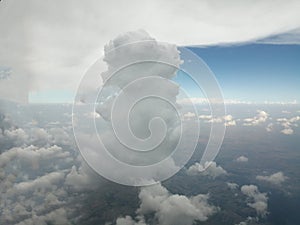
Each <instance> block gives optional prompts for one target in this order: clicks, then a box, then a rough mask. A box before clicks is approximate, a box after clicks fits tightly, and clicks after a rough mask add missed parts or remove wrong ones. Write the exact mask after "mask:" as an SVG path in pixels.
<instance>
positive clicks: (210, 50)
mask: <svg viewBox="0 0 300 225" xmlns="http://www.w3.org/2000/svg"><path fill="white" fill-rule="evenodd" d="M190 49H191V50H192V51H193V52H194V53H196V54H197V55H199V56H200V57H201V58H202V59H203V60H204V61H205V62H206V63H207V65H208V66H209V67H210V69H211V70H212V71H213V72H214V74H215V76H216V78H217V80H218V82H219V84H220V86H221V88H222V91H223V94H224V97H225V99H236V100H242V101H254V102H264V101H275V102H277V101H284V102H291V101H293V100H297V102H300V87H299V86H300V45H272V44H248V45H240V46H223V47H220V46H215V47H206V48H199V47H190Z"/></svg>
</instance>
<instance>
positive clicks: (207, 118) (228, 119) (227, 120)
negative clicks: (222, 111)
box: [198, 114, 236, 127]
mask: <svg viewBox="0 0 300 225" xmlns="http://www.w3.org/2000/svg"><path fill="white" fill-rule="evenodd" d="M198 118H199V120H203V121H204V122H205V123H224V125H225V126H227V127H229V126H236V121H235V120H234V118H233V116H232V115H230V114H228V115H225V116H224V117H212V115H200V116H199V117H198Z"/></svg>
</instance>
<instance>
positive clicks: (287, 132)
mask: <svg viewBox="0 0 300 225" xmlns="http://www.w3.org/2000/svg"><path fill="white" fill-rule="evenodd" d="M280 132H281V133H283V134H286V135H291V134H293V133H294V130H293V129H292V128H285V129H283V130H281V131H280Z"/></svg>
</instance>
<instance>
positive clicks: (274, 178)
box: [256, 171, 287, 185]
mask: <svg viewBox="0 0 300 225" xmlns="http://www.w3.org/2000/svg"><path fill="white" fill-rule="evenodd" d="M256 179H257V180H261V181H266V182H269V183H271V184H275V185H280V184H282V183H283V182H284V181H285V180H286V179H287V177H286V176H285V175H284V174H283V172H281V171H280V172H277V173H274V174H271V175H270V176H256Z"/></svg>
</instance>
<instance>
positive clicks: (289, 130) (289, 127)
mask: <svg viewBox="0 0 300 225" xmlns="http://www.w3.org/2000/svg"><path fill="white" fill-rule="evenodd" d="M298 121H300V116H294V117H291V118H278V119H277V123H279V124H280V125H281V126H282V127H283V128H284V129H282V130H281V131H280V132H281V133H283V134H286V135H291V134H293V133H294V130H293V127H297V126H298Z"/></svg>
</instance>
